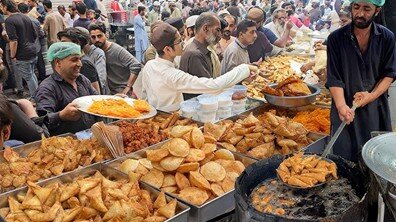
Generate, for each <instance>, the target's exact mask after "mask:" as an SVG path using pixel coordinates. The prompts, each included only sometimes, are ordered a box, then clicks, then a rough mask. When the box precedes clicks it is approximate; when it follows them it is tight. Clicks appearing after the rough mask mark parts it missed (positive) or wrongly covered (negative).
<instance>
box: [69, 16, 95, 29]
mask: <svg viewBox="0 0 396 222" xmlns="http://www.w3.org/2000/svg"><path fill="white" fill-rule="evenodd" d="M90 24H91V19H89V18H78V19H77V20H76V21H74V23H73V27H83V28H86V29H88V27H89V25H90Z"/></svg>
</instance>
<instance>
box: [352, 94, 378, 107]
mask: <svg viewBox="0 0 396 222" xmlns="http://www.w3.org/2000/svg"><path fill="white" fill-rule="evenodd" d="M353 98H354V99H355V102H356V103H357V104H358V106H359V107H364V106H365V105H367V104H369V103H371V102H373V101H374V100H375V96H374V95H373V94H372V93H369V92H367V91H364V92H357V93H356V94H355V95H354V96H353Z"/></svg>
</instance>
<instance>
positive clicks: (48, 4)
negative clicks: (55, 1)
mask: <svg viewBox="0 0 396 222" xmlns="http://www.w3.org/2000/svg"><path fill="white" fill-rule="evenodd" d="M43 5H44V6H45V7H47V8H49V9H51V8H52V2H51V0H44V1H43Z"/></svg>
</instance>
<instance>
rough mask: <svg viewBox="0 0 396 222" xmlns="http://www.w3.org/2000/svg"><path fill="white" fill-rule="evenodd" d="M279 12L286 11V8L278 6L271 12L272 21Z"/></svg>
mask: <svg viewBox="0 0 396 222" xmlns="http://www.w3.org/2000/svg"><path fill="white" fill-rule="evenodd" d="M279 12H284V13H286V10H285V9H283V8H278V9H276V10H275V11H274V12H273V13H272V21H273V20H274V19H277V18H278V15H279Z"/></svg>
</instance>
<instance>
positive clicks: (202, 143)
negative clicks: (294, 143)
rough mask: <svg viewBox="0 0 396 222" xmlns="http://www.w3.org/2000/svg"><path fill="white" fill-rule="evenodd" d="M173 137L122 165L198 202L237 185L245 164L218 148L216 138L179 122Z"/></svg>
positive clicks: (173, 130)
mask: <svg viewBox="0 0 396 222" xmlns="http://www.w3.org/2000/svg"><path fill="white" fill-rule="evenodd" d="M171 137H173V138H172V139H171V140H170V141H168V142H166V143H165V144H163V145H162V146H161V147H160V148H159V149H152V150H147V151H146V155H147V159H140V160H133V159H128V160H125V161H124V162H123V163H122V164H121V165H120V166H119V169H120V170H121V171H123V172H124V173H127V174H128V175H129V176H130V177H131V178H139V179H140V180H142V181H144V182H146V183H148V184H151V185H152V186H155V187H157V188H160V189H161V190H163V191H165V192H168V193H171V194H174V195H177V196H178V197H179V198H181V199H183V200H186V201H188V202H190V203H192V204H195V205H202V204H204V203H205V202H207V201H208V200H210V199H213V198H215V197H218V196H221V195H223V194H224V193H226V192H228V191H231V190H233V189H234V184H235V180H236V178H237V177H238V176H239V175H240V174H241V173H242V171H243V170H244V169H245V166H244V164H243V163H242V162H240V161H238V160H235V157H234V155H233V154H232V153H231V152H230V151H228V150H225V149H221V150H216V144H214V142H215V141H214V140H212V139H211V138H206V137H205V136H204V135H203V133H202V131H201V130H199V129H198V128H196V127H188V126H176V127H174V128H173V129H172V131H171Z"/></svg>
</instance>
